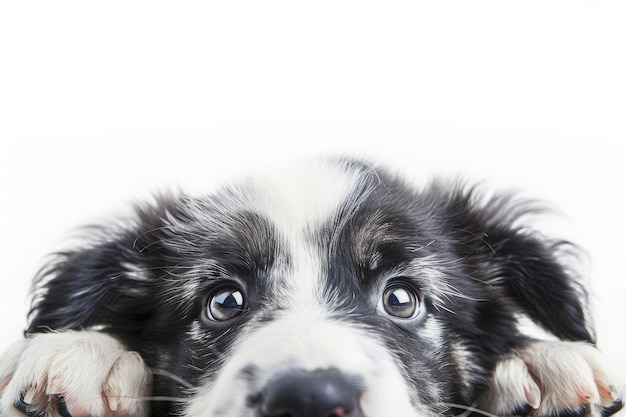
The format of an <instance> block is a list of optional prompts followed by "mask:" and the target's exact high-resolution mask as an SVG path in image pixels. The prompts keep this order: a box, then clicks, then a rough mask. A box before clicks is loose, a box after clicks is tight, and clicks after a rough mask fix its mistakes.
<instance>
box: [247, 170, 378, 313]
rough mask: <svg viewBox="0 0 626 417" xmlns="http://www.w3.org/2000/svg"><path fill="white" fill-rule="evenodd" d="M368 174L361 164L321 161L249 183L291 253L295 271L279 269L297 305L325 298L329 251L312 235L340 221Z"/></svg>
mask: <svg viewBox="0 0 626 417" xmlns="http://www.w3.org/2000/svg"><path fill="white" fill-rule="evenodd" d="M367 178H368V176H367V175H364V172H363V171H362V170H361V169H359V168H358V167H351V166H350V165H347V164H344V163H342V162H332V161H329V160H326V161H324V160H322V161H319V160H318V161H310V162H305V163H302V164H299V165H298V166H294V167H293V168H292V169H283V170H280V171H274V172H269V173H267V174H266V175H264V176H261V177H255V178H254V179H251V180H250V181H249V182H248V186H249V187H250V190H251V192H252V193H251V201H249V202H248V203H249V204H251V205H252V207H251V209H253V210H255V211H257V212H258V213H260V214H261V215H262V216H263V217H264V218H266V219H268V220H269V221H270V223H271V224H272V225H273V227H275V230H276V231H277V232H278V235H279V236H278V241H279V242H280V244H281V245H283V247H282V249H283V250H285V251H286V253H287V255H288V257H289V260H290V268H289V270H288V271H287V270H285V271H280V270H279V271H276V272H277V274H278V275H282V276H281V277H280V278H281V279H284V282H283V283H282V285H284V288H281V292H282V293H283V295H284V296H288V297H290V298H292V299H293V301H294V304H296V305H300V304H299V303H301V302H303V303H305V304H308V303H310V302H311V301H314V300H318V299H319V297H317V296H318V295H319V293H318V292H319V291H318V290H319V288H320V285H319V284H320V278H321V272H322V270H323V265H322V262H323V259H324V254H322V253H320V249H321V246H320V245H316V244H315V242H314V241H313V240H312V237H313V236H314V235H315V233H316V232H317V231H319V230H320V229H321V228H322V227H323V226H325V225H328V224H331V223H332V222H334V221H335V220H336V219H337V216H338V214H339V212H340V211H341V210H343V209H344V208H345V207H346V206H348V207H350V206H351V205H354V204H355V201H354V199H355V196H358V195H359V194H360V193H359V191H358V190H359V189H362V188H363V185H364V183H365V181H366V179H367ZM356 198H358V197H356Z"/></svg>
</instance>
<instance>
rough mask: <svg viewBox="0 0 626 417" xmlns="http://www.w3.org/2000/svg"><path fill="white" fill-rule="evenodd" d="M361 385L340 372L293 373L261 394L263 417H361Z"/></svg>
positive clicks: (268, 385)
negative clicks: (359, 386)
mask: <svg viewBox="0 0 626 417" xmlns="http://www.w3.org/2000/svg"><path fill="white" fill-rule="evenodd" d="M357 385H358V383H356V381H354V380H350V379H349V378H348V377H347V376H346V375H344V374H343V373H342V372H340V371H339V370H338V369H335V368H330V369H316V370H313V371H306V370H301V369H297V370H292V371H290V372H289V373H286V374H283V375H280V376H277V377H275V378H273V379H270V380H269V381H268V383H267V384H266V385H265V388H263V390H262V391H261V396H260V404H259V407H260V415H261V416H262V417H361V416H362V413H361V410H360V407H359V397H360V396H361V390H360V389H359V388H358V386H357Z"/></svg>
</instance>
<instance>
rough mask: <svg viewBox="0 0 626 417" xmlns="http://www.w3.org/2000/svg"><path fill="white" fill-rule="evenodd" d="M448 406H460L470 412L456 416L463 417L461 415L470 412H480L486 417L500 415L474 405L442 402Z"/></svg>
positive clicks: (463, 414) (464, 414)
mask: <svg viewBox="0 0 626 417" xmlns="http://www.w3.org/2000/svg"><path fill="white" fill-rule="evenodd" d="M441 404H443V405H445V406H447V407H453V408H460V409H461V410H466V411H467V412H468V413H462V414H458V415H457V416H456V417H461V416H466V415H468V414H469V413H478V414H481V415H483V416H485V417H500V416H498V415H496V414H491V413H489V412H487V411H485V410H481V409H480V408H476V407H472V406H467V405H463V404H455V403H441Z"/></svg>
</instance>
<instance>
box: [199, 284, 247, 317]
mask: <svg viewBox="0 0 626 417" xmlns="http://www.w3.org/2000/svg"><path fill="white" fill-rule="evenodd" d="M245 306H246V299H245V297H244V295H243V292H241V290H240V289H239V288H236V287H223V288H220V289H219V290H217V291H215V292H214V293H213V294H212V295H211V296H210V297H209V298H208V300H207V306H206V315H207V317H208V318H209V319H211V320H214V321H225V320H229V319H232V318H234V317H236V316H238V315H239V314H241V313H243V312H244V311H245Z"/></svg>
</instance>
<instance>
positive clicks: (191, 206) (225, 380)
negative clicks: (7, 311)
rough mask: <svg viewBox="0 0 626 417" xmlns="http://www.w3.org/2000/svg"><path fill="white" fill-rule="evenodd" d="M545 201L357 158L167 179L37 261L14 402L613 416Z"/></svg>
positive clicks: (0, 380) (75, 410) (10, 385)
mask: <svg viewBox="0 0 626 417" xmlns="http://www.w3.org/2000/svg"><path fill="white" fill-rule="evenodd" d="M534 209H535V208H534V207H532V206H529V205H528V204H526V203H521V202H519V201H517V200H515V199H514V198H512V197H511V196H510V195H497V196H494V197H491V198H483V197H481V196H480V195H479V193H478V192H476V191H475V190H474V189H472V188H468V187H465V186H461V185H450V184H448V185H445V184H443V183H434V184H432V185H431V186H429V187H426V188H424V189H421V190H417V189H415V188H413V187H412V186H411V185H409V184H407V183H405V182H404V181H403V180H401V179H400V178H398V177H396V176H395V175H392V174H390V173H389V172H387V171H385V170H382V169H378V168H373V167H371V166H369V165H367V164H365V163H362V162H358V161H352V160H322V161H315V162H311V163H308V164H301V165H300V166H298V167H297V169H294V170H280V171H277V172H275V173H274V174H268V175H266V176H263V177H255V178H251V179H249V180H247V181H243V182H240V183H237V184H234V185H231V186H229V187H226V188H224V189H222V190H220V191H218V192H216V193H215V194H212V195H209V196H204V197H190V196H186V195H181V196H171V195H166V196H160V197H158V198H157V199H156V200H155V201H154V202H152V203H148V204H145V205H142V206H139V207H138V208H137V210H136V216H135V217H134V218H133V219H131V220H129V221H128V222H126V223H125V224H123V225H121V226H113V227H101V228H93V229H89V230H88V233H87V235H88V236H87V237H88V238H89V243H88V244H86V245H84V246H82V247H79V248H77V249H73V250H71V251H67V252H63V253H60V254H58V255H57V256H56V258H55V260H54V261H53V262H52V263H51V264H50V265H48V266H47V267H46V268H45V269H44V270H43V272H42V274H41V275H40V276H39V277H38V279H37V281H36V285H35V293H34V294H35V295H34V302H33V308H32V313H31V317H30V325H29V328H28V330H27V332H26V334H27V338H26V339H24V340H23V341H21V342H18V343H16V344H15V345H13V346H12V347H11V348H10V349H9V350H8V351H7V352H6V353H5V355H4V357H3V358H2V362H1V364H0V390H1V391H0V392H1V394H2V398H1V403H0V404H1V405H0V408H1V411H0V412H1V414H2V416H3V417H9V416H17V415H22V414H23V413H25V414H28V415H31V416H35V415H47V416H64V417H66V416H68V415H71V416H74V417H87V416H94V417H95V416H115V417H122V416H133V417H134V416H137V417H143V416H146V415H152V416H162V415H163V416H164V415H176V416H185V417H348V416H350V417H396V416H415V417H417V416H419V417H435V416H440V415H452V414H458V413H468V412H469V411H472V410H478V409H480V410H483V411H486V412H491V413H497V414H501V415H502V414H505V415H507V414H532V415H535V416H556V415H582V414H590V415H594V416H600V415H610V414H612V413H613V412H615V411H617V410H619V408H620V407H621V396H620V391H619V389H618V387H617V385H616V382H615V380H614V378H613V377H611V376H610V375H609V372H608V368H607V367H606V366H605V365H603V364H602V358H601V356H600V354H599V353H598V351H597V350H596V349H595V347H594V345H593V344H594V334H593V331H592V329H591V323H590V319H589V317H588V315H587V314H586V310H587V305H586V300H585V298H586V296H585V291H584V289H583V287H582V286H581V284H580V282H579V281H578V280H577V278H576V275H575V273H574V272H573V271H572V270H571V268H570V267H569V265H567V264H564V263H563V259H565V258H564V256H565V255H571V253H572V250H571V249H572V248H571V245H569V244H567V243H565V242H560V241H552V240H549V239H548V238H546V237H544V236H542V235H541V234H539V233H538V232H537V231H534V230H532V229H530V228H528V227H527V226H526V225H525V223H524V220H525V218H526V217H527V216H526V215H527V214H529V213H532V212H533V211H534ZM528 323H532V324H533V325H535V326H537V327H541V328H543V329H544V330H546V331H547V332H549V333H550V334H552V335H553V336H554V338H553V340H552V341H543V340H541V341H540V340H538V339H534V338H531V337H530V336H528V335H527V334H525V333H524V331H523V329H524V328H525V326H524V324H528Z"/></svg>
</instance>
